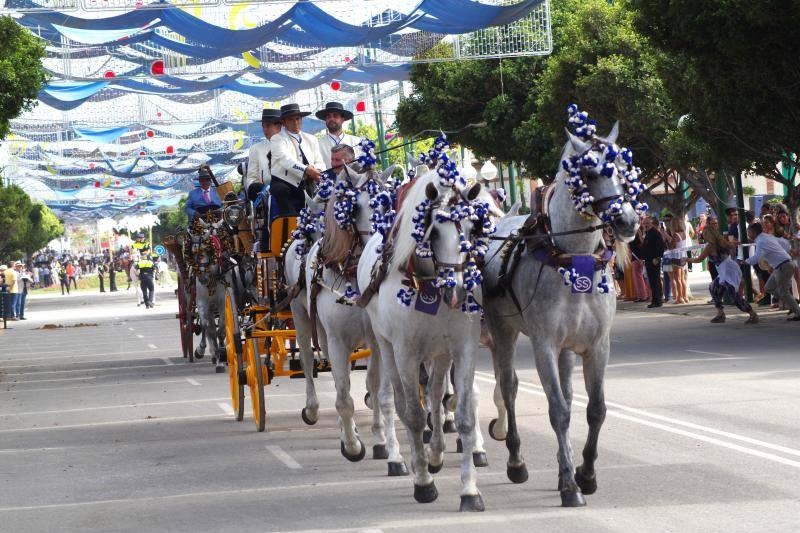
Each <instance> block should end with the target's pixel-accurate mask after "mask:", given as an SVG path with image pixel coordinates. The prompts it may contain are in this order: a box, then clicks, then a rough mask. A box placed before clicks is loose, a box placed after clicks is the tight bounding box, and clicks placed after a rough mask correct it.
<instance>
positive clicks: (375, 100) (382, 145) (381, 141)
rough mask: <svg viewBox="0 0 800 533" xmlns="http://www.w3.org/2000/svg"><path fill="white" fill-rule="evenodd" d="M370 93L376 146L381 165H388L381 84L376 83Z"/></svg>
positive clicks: (386, 166)
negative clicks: (373, 111)
mask: <svg viewBox="0 0 800 533" xmlns="http://www.w3.org/2000/svg"><path fill="white" fill-rule="evenodd" d="M374 87H375V90H374V91H373V93H372V105H373V106H374V107H375V126H376V127H377V129H378V147H379V149H380V150H381V154H380V155H381V166H382V167H383V168H388V167H389V156H388V154H387V153H386V151H385V150H386V139H385V138H384V126H383V112H382V110H381V86H380V84H378V83H376V84H375V85H374Z"/></svg>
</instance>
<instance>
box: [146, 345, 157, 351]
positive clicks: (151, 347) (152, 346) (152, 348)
mask: <svg viewBox="0 0 800 533" xmlns="http://www.w3.org/2000/svg"><path fill="white" fill-rule="evenodd" d="M147 347H148V348H150V349H151V350H158V346H156V345H155V344H148V345H147Z"/></svg>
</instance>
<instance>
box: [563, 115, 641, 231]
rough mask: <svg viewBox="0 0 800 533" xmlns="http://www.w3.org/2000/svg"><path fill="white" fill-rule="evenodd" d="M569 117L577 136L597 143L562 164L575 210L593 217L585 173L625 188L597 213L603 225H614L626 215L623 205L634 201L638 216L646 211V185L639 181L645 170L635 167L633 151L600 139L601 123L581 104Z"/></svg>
mask: <svg viewBox="0 0 800 533" xmlns="http://www.w3.org/2000/svg"><path fill="white" fill-rule="evenodd" d="M567 114H568V115H569V126H570V127H571V128H572V129H573V132H574V133H575V135H576V136H578V137H579V138H580V139H581V140H583V141H589V142H592V143H593V144H592V148H591V149H589V150H588V151H587V152H585V153H584V154H580V155H573V156H571V157H570V158H569V159H564V160H562V161H561V166H562V167H563V169H564V170H565V171H566V172H567V177H566V179H565V180H564V182H565V183H566V185H567V187H569V191H570V193H571V194H572V200H573V202H574V204H575V210H576V211H578V212H579V213H581V214H583V215H587V216H589V215H590V213H589V209H590V208H592V205H593V204H594V202H595V198H594V197H593V196H592V194H591V192H590V191H589V185H588V184H587V183H586V181H585V180H584V179H583V175H584V172H589V173H595V174H597V175H598V176H601V177H605V178H609V179H613V178H614V177H616V178H618V179H619V181H620V184H621V185H622V189H623V193H622V194H621V195H619V196H618V197H616V198H614V199H613V200H611V202H610V203H609V205H608V207H606V209H605V210H603V211H602V212H601V213H596V214H597V216H599V217H600V219H601V220H602V221H603V222H612V221H613V220H614V219H615V218H617V217H618V216H620V215H622V206H623V205H624V204H625V203H626V202H630V204H631V205H632V206H633V208H634V209H635V210H636V211H637V212H638V213H640V214H641V213H644V212H646V211H647V204H646V203H643V202H640V201H639V194H641V193H642V191H644V186H643V185H642V183H641V182H640V181H639V175H640V174H641V172H642V171H641V169H640V168H638V167H635V166H634V165H633V152H631V151H630V150H629V149H628V148H620V147H619V146H617V145H616V144H606V143H604V142H602V140H601V139H598V138H597V137H596V136H595V134H596V133H597V124H596V123H595V121H594V120H590V119H589V114H588V113H586V112H585V111H580V110H579V109H578V106H577V105H575V104H570V105H569V107H568V108H567Z"/></svg>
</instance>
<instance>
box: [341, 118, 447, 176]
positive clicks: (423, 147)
mask: <svg viewBox="0 0 800 533" xmlns="http://www.w3.org/2000/svg"><path fill="white" fill-rule="evenodd" d="M355 135H356V137H359V138H361V139H363V138H365V137H366V138H368V139H371V140H373V141H375V147H376V151H378V150H380V143H378V132H377V130H376V129H375V128H374V127H372V126H370V125H369V124H365V123H364V122H361V121H358V123H357V124H356V133H355ZM405 142H408V140H407V139H404V138H403V137H399V136H397V137H395V138H394V139H392V140H391V141H389V142H387V143H386V148H394V149H393V150H389V151H388V152H386V154H387V156H388V157H389V164H390V165H397V167H398V168H401V169H402V168H406V156H405V151H404V150H403V148H402V147H401V145H402V144H403V143H405ZM431 146H433V140H431V139H426V140H423V141H420V142H416V143H414V145H413V147H412V146H411V145H409V146H408V148H407V149H408V152H409V154H411V152H412V148H413V155H414V156H415V157H416V155H417V154H418V153H419V152H420V151H427V150H428V149H430V147H431ZM378 160H379V161H380V155H379V156H378Z"/></svg>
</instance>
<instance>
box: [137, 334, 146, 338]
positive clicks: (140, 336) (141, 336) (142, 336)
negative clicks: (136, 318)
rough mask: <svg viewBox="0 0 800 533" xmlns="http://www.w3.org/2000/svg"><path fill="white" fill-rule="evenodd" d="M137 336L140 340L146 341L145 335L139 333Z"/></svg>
mask: <svg viewBox="0 0 800 533" xmlns="http://www.w3.org/2000/svg"><path fill="white" fill-rule="evenodd" d="M136 336H137V337H139V338H140V339H144V335H142V334H141V333H137V334H136Z"/></svg>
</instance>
